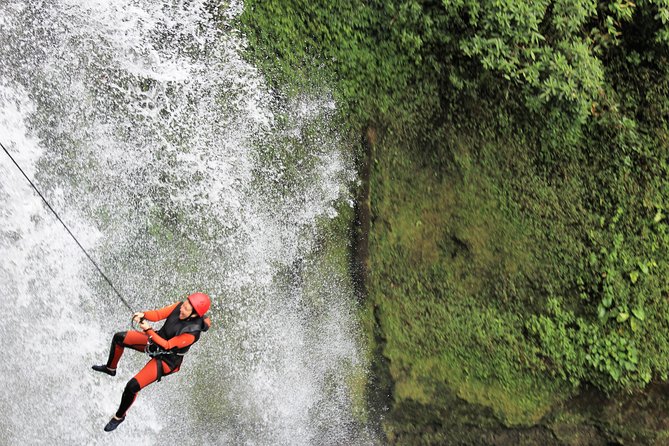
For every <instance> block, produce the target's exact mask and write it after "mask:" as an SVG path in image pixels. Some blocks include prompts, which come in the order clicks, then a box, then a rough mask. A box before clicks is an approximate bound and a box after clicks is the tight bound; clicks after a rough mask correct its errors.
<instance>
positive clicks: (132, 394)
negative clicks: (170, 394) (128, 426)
mask: <svg viewBox="0 0 669 446" xmlns="http://www.w3.org/2000/svg"><path fill="white" fill-rule="evenodd" d="M160 363H161V364H162V368H163V373H162V375H163V376H166V375H169V374H170V373H174V372H177V371H178V370H179V368H178V367H177V368H175V369H174V370H170V368H169V366H168V365H167V364H166V363H165V361H160ZM157 379H158V361H157V360H156V359H155V358H152V359H151V360H150V361H149V362H147V363H146V365H145V366H144V368H142V370H140V371H139V373H137V374H136V375H135V376H134V377H133V378H132V379H131V380H130V381H128V384H127V385H126V386H125V390H124V391H123V395H122V396H121V404H120V405H119V407H118V410H117V411H116V415H115V416H116V418H117V419H121V420H122V419H123V418H125V414H126V412H127V411H128V409H129V408H130V406H132V403H134V402H135V399H136V398H137V393H139V391H140V390H142V389H143V388H144V387H146V386H148V385H149V384H151V383H152V382H154V381H155V380H157Z"/></svg>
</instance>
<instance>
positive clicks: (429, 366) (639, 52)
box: [242, 0, 669, 444]
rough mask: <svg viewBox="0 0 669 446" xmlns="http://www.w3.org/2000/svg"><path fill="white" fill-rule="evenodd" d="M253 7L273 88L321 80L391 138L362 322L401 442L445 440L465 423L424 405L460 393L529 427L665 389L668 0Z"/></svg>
mask: <svg viewBox="0 0 669 446" xmlns="http://www.w3.org/2000/svg"><path fill="white" fill-rule="evenodd" d="M245 8H246V9H245V13H244V15H243V16H242V20H243V23H244V24H245V26H246V32H247V34H248V36H249V39H250V44H249V50H250V52H249V53H250V55H251V57H254V58H255V60H257V61H259V63H260V64H261V65H262V66H263V67H264V69H265V70H266V71H267V72H268V73H270V78H271V79H273V81H274V82H276V84H277V85H284V84H288V85H291V86H292V87H293V88H294V89H295V90H294V91H293V94H295V92H297V91H302V89H304V88H306V87H309V88H314V87H317V86H318V85H322V84H323V83H325V84H326V85H329V86H330V87H331V88H332V89H333V91H334V94H335V97H336V98H337V100H338V101H339V104H340V109H341V110H342V112H343V113H344V114H345V115H347V116H348V117H349V123H350V124H351V126H352V127H353V128H356V126H357V128H359V127H361V126H362V127H364V126H367V125H370V124H371V125H374V126H378V127H379V128H380V129H381V130H382V137H381V138H380V140H379V141H378V143H377V144H376V146H375V150H374V151H373V153H372V156H371V162H372V172H371V178H370V184H371V203H372V208H371V212H372V222H373V223H372V228H371V232H370V238H369V241H370V259H369V260H370V277H369V297H368V302H367V303H368V305H369V306H370V309H369V310H368V311H367V312H366V313H365V314H366V315H367V317H375V319H376V322H377V324H378V327H379V331H380V335H379V336H377V338H378V339H377V340H378V341H379V342H382V345H381V349H382V353H383V356H384V357H385V358H386V359H387V360H388V361H389V366H388V371H387V373H388V374H389V376H390V378H391V381H392V383H393V387H392V389H393V401H392V409H391V416H390V417H389V419H388V422H387V423H386V425H385V427H384V428H385V430H386V434H387V435H388V437H389V438H390V439H392V440H393V441H397V442H403V443H404V444H410V443H411V442H416V443H419V442H421V441H423V442H424V443H425V442H426V444H429V443H430V442H433V443H435V444H436V443H439V442H443V441H445V440H446V439H447V438H449V437H448V433H447V432H448V429H447V424H448V425H452V424H453V422H454V420H453V419H451V420H450V421H446V420H445V419H444V418H441V419H435V418H434V417H433V416H431V415H429V414H435V413H441V414H447V413H451V411H449V410H448V408H449V407H455V406H454V405H457V404H458V403H455V402H454V401H455V399H460V400H464V401H467V402H469V403H471V404H473V405H477V406H480V407H483V408H487V409H488V410H490V411H491V412H492V413H493V414H494V417H495V419H497V420H501V422H502V423H504V424H506V425H531V424H534V423H536V422H537V421H538V420H540V419H545V418H546V417H548V416H550V413H551V411H553V410H557V409H556V408H557V407H558V406H559V405H558V404H557V403H558V402H560V401H564V400H566V399H568V398H572V397H573V396H574V395H576V394H578V393H579V392H581V391H582V389H583V388H584V387H594V388H596V389H598V390H599V391H601V392H603V393H604V394H606V395H608V396H609V397H611V398H615V397H616V396H620V395H623V394H626V393H627V392H631V391H635V390H638V389H643V388H645V387H646V386H648V384H649V383H651V382H653V381H654V380H666V379H667V375H668V374H669V355H667V352H668V351H669V335H668V334H667V333H669V307H668V305H669V302H668V298H669V287H668V283H667V279H666V278H667V277H669V249H668V248H669V217H668V214H669V181H668V180H667V178H669V172H668V170H669V169H668V165H669V126H668V120H667V118H668V117H669V72H668V70H669V47H668V46H667V44H668V43H669V26H668V22H669V2H667V1H660V0H658V1H650V0H649V1H646V0H641V1H638V2H636V3H632V2H628V1H623V0H605V1H599V2H595V1H587V0H584V1H574V0H562V1H547V0H545V1H533V2H518V1H510V0H509V1H506V0H495V1H493V0H490V1H474V0H443V1H419V0H391V1H384V2H382V1H369V2H354V1H344V2H336V3H327V4H326V3H324V2H306V1H299V0H291V1H284V2H256V1H248V2H246V7H245ZM267 54H272V55H273V56H272V57H271V58H267ZM421 408H422V409H421ZM403 411H406V412H403ZM409 413H411V417H409V416H408V415H407V414H409ZM446 416H451V417H456V416H460V417H461V418H462V419H460V420H457V422H461V423H470V424H471V423H480V424H482V425H490V426H493V425H494V422H491V421H490V418H488V415H483V412H479V413H478V414H477V415H474V414H472V413H469V412H468V413H462V412H460V411H458V410H454V411H452V414H451V415H444V417H446ZM412 417H413V418H412ZM575 418H578V417H575ZM472 420H474V421H472ZM440 423H444V424H443V425H442V424H440ZM491 423H492V424H491ZM427 432H430V435H427V434H426V433H427ZM421 435H427V436H423V437H421ZM658 435H660V436H661V435H665V434H662V433H661V432H660V433H658ZM665 436H666V435H665ZM428 437H429V438H431V440H429V439H428ZM421 438H422V440H421ZM658 438H659V437H658Z"/></svg>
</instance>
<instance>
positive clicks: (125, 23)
mask: <svg viewBox="0 0 669 446" xmlns="http://www.w3.org/2000/svg"><path fill="white" fill-rule="evenodd" d="M240 10H241V5H239V4H234V5H228V6H227V7H226V8H225V9H223V8H221V7H214V6H213V5H212V4H211V3H210V2H206V1H202V0H200V1H197V0H194V1H168V0H163V1H159V0H99V1H91V0H86V1H84V0H52V1H37V0H26V1H18V0H3V1H2V2H0V142H2V143H3V144H4V145H5V146H6V147H7V148H8V149H9V150H10V152H11V153H12V154H13V156H15V158H16V159H17V161H18V162H19V163H20V164H21V165H22V167H23V168H24V169H25V170H26V172H27V173H28V174H29V175H30V176H31V177H32V178H34V179H35V182H36V184H37V185H38V187H39V188H40V189H41V190H42V191H43V192H44V194H45V195H46V196H47V197H48V199H49V200H50V201H51V203H52V205H53V206H54V208H55V209H57V210H58V211H59V212H60V215H61V217H62V218H63V220H64V221H65V222H67V223H68V225H69V226H70V228H71V229H72V230H73V232H74V233H75V234H76V235H77V237H78V238H79V240H80V241H81V242H82V244H83V245H84V246H86V247H89V248H90V251H91V253H92V254H93V255H94V257H96V258H97V259H98V260H99V263H100V265H101V266H102V268H103V269H104V270H105V271H106V272H107V273H108V275H109V276H110V277H111V278H112V280H113V281H114V283H115V285H116V286H117V288H119V289H120V290H122V292H123V293H124V295H125V296H126V298H127V299H128V301H129V302H130V304H131V305H132V306H134V307H135V309H137V310H140V309H150V308H156V307H159V306H162V305H167V304H169V303H172V302H174V301H176V300H177V299H180V298H182V297H183V295H184V293H187V292H192V291H195V290H202V291H206V292H209V293H210V294H211V295H212V297H213V298H214V305H213V307H212V311H211V314H212V319H213V320H214V327H213V329H212V330H211V331H210V332H208V333H206V334H204V335H203V336H202V339H201V341H200V342H199V343H198V344H197V345H195V346H194V347H193V349H192V350H191V352H190V353H189V354H188V356H187V357H186V359H185V361H184V365H183V367H182V370H181V371H180V372H179V373H177V374H175V375H172V376H170V377H167V378H165V379H164V380H163V381H162V382H161V383H155V384H153V385H151V386H150V387H148V388H147V389H145V390H143V391H142V392H140V394H139V397H138V399H137V401H136V403H135V404H134V406H133V407H132V408H131V409H130V412H129V413H128V419H127V420H126V422H125V423H123V424H122V425H121V426H120V427H119V428H118V430H117V431H115V432H113V433H111V434H109V433H105V432H103V431H102V427H103V426H104V424H105V423H106V422H107V421H108V419H109V417H110V416H111V415H112V414H113V412H114V411H115V409H116V407H117V405H118V403H119V401H120V395H121V392H122V390H123V387H124V386H125V383H126V382H127V380H128V379H130V378H131V377H132V376H133V374H134V373H136V371H138V370H139V368H140V367H141V366H142V365H143V363H144V361H146V357H144V356H143V355H141V354H139V353H137V352H132V351H128V352H126V354H125V355H124V357H123V358H122V360H121V364H120V367H119V371H118V374H117V376H116V377H114V378H111V377H107V376H99V375H98V374H96V373H95V372H93V371H91V370H90V366H91V364H93V363H100V362H103V361H104V360H105V359H106V356H107V352H108V348H109V342H110V340H111V336H112V335H113V333H114V332H115V331H119V330H125V329H127V328H128V322H129V316H130V314H129V311H128V310H127V309H126V308H125V307H124V306H123V305H122V304H121V302H120V301H119V299H118V298H117V297H116V296H115V295H114V294H113V292H112V291H111V290H110V289H109V287H108V286H107V285H106V284H105V283H104V282H103V281H102V280H101V278H100V276H99V275H98V274H97V272H96V271H95V270H94V269H93V268H92V265H91V264H90V263H89V262H88V260H87V259H86V258H85V257H84V255H83V254H82V252H81V251H80V250H79V248H78V247H77V246H76V244H75V243H74V242H73V241H72V240H71V239H70V238H69V236H68V235H67V233H66V232H65V230H64V229H63V228H62V227H61V226H60V225H59V223H58V222H57V221H56V220H55V218H54V217H53V216H52V215H50V214H49V212H48V210H47V209H46V207H45V206H44V205H43V204H42V202H41V200H40V199H39V198H38V197H37V196H36V194H35V193H34V192H33V191H32V190H31V189H30V186H29V185H28V183H27V182H26V181H25V179H24V178H23V177H22V176H21V174H20V173H19V172H18V170H17V169H16V168H15V167H14V166H13V164H11V161H10V160H9V159H7V157H6V156H5V154H4V153H0V292H1V293H2V298H1V299H0V312H2V315H3V316H2V318H1V319H0V342H2V344H3V350H4V358H3V360H2V361H0V382H1V383H2V384H3V389H2V390H0V409H1V411H2V414H3V416H2V417H0V434H1V437H0V444H119V445H120V444H129V443H130V442H132V443H133V444H170V443H174V442H178V443H179V444H235V445H237V444H248V445H270V444H271V445H275V444H286V445H288V444H290V445H293V444H295V445H299V444H324V445H325V444H367V443H370V442H371V441H372V440H371V437H370V435H369V434H368V433H367V429H366V428H365V426H364V424H363V423H362V422H360V421H359V420H357V419H356V417H355V416H354V415H353V413H354V410H353V408H352V405H353V402H352V395H351V390H350V388H349V385H348V382H349V381H350V380H351V376H352V375H353V374H356V373H357V374H360V373H364V365H363V364H362V360H361V351H360V350H361V347H360V345H359V334H358V328H357V326H356V323H355V315H354V312H355V308H354V299H353V292H352V289H351V286H350V282H349V281H348V279H347V277H346V274H345V273H342V272H341V271H337V270H336V269H332V268H330V267H329V266H328V264H327V262H325V261H323V259H322V258H321V257H319V247H320V246H321V245H322V237H323V234H322V231H320V230H319V227H320V226H319V225H320V224H321V223H322V222H323V221H325V220H327V219H329V218H332V217H334V216H335V215H336V211H335V209H336V206H337V204H338V203H341V202H342V200H347V195H348V192H347V188H348V185H349V184H350V183H351V182H352V181H353V180H354V174H353V167H352V165H351V163H350V161H349V160H348V159H347V157H346V156H345V154H344V153H343V152H342V151H341V149H340V146H341V144H342V143H341V141H340V140H339V139H338V137H337V131H336V129H335V128H333V124H332V119H331V114H332V113H333V105H332V103H331V102H330V101H329V100H327V98H324V99H313V98H312V99H305V100H302V101H298V102H296V103H291V104H287V105H286V104H280V103H279V102H278V101H276V100H274V99H273V98H272V97H271V95H270V94H269V93H268V90H267V88H266V87H265V86H264V84H263V81H262V78H261V77H260V76H259V74H258V73H257V72H256V70H255V69H254V68H253V67H252V66H250V65H248V64H247V63H246V62H244V61H243V60H242V58H241V57H240V50H241V48H242V46H243V39H241V38H240V37H239V36H238V35H237V33H236V32H235V31H234V29H233V28H232V27H231V23H233V21H232V18H233V16H234V15H235V14H237V13H238V12H239V11H240ZM315 283H316V284H318V286H317V287H315V286H314V284H315ZM314 288H317V289H316V290H315V289H314Z"/></svg>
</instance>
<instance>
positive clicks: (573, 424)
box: [384, 383, 669, 446]
mask: <svg viewBox="0 0 669 446" xmlns="http://www.w3.org/2000/svg"><path fill="white" fill-rule="evenodd" d="M441 390H442V391H443V392H444V393H443V395H442V400H441V402H442V403H443V406H440V407H436V406H434V405H432V406H431V405H424V404H421V403H419V402H417V401H402V402H401V403H399V404H395V405H394V406H393V407H392V408H391V409H390V411H389V413H388V416H387V418H386V419H385V421H384V430H385V433H386V436H387V439H388V443H389V444H397V445H419V444H420V445H437V444H447V445H451V446H452V445H481V446H516V445H526V446H534V445H537V446H614V445H663V444H667V438H668V433H669V416H667V414H669V402H668V401H667V398H666V396H667V395H669V384H666V383H662V384H653V385H651V386H649V387H648V388H647V389H646V390H644V391H643V392H639V393H636V394H633V395H621V396H617V397H608V398H607V397H606V396H605V395H603V394H601V393H600V392H597V391H595V390H592V389H585V390H584V391H583V392H581V393H580V394H579V395H577V396H576V397H574V398H573V399H572V400H571V401H569V402H567V403H566V404H564V405H563V406H562V407H559V408H555V409H554V410H553V411H552V412H551V413H550V414H549V415H548V416H546V417H545V419H544V420H542V421H541V422H540V423H539V424H537V425H534V426H527V427H509V426H505V425H504V424H503V423H502V422H501V421H499V419H498V418H497V417H495V415H494V414H493V413H492V412H491V410H490V409H488V408H486V407H483V406H480V405H476V404H469V403H467V402H466V401H464V400H462V399H460V398H457V397H456V396H454V395H452V394H450V393H449V391H448V390H445V389H441Z"/></svg>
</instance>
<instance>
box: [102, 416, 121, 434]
mask: <svg viewBox="0 0 669 446" xmlns="http://www.w3.org/2000/svg"><path fill="white" fill-rule="evenodd" d="M124 420H125V417H123V418H121V419H120V420H117V419H116V417H112V419H111V420H109V423H107V425H106V426H105V432H111V431H113V430H114V429H116V428H117V427H118V425H119V424H121V423H123V421H124Z"/></svg>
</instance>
